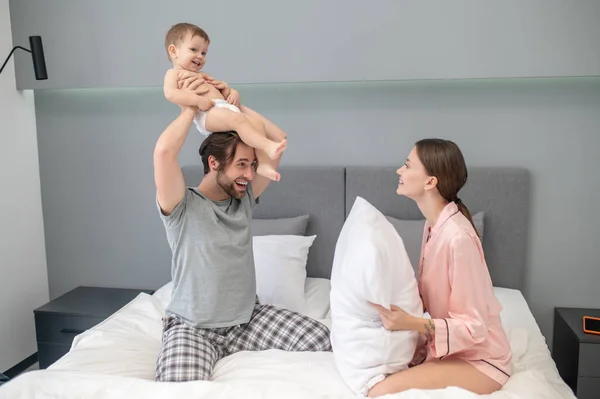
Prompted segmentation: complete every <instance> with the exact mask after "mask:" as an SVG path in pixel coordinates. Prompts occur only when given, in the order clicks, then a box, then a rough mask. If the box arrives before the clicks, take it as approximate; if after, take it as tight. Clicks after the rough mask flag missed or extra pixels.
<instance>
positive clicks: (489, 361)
mask: <svg viewBox="0 0 600 399" xmlns="http://www.w3.org/2000/svg"><path fill="white" fill-rule="evenodd" d="M397 173H398V175H399V176H400V179H399V184H398V190H397V193H398V194H399V195H404V196H406V197H408V198H411V199H413V200H414V201H415V202H416V203H417V205H418V207H419V209H420V210H421V212H422V213H423V216H424V217H425V218H426V223H425V230H424V232H423V244H422V247H421V258H420V262H419V276H418V279H419V291H420V294H421V297H422V299H423V305H424V311H426V312H428V313H429V314H430V316H431V319H427V318H419V317H413V316H410V315H408V314H407V313H405V312H403V311H402V310H401V309H398V308H392V309H385V308H383V307H381V306H379V305H375V306H376V307H377V309H378V310H379V314H380V316H381V319H382V321H383V325H384V327H385V328H387V329H389V330H413V331H419V332H420V333H422V335H420V337H421V340H420V344H419V347H418V348H417V351H416V353H415V358H414V359H413V363H412V364H411V367H410V368H408V369H407V370H404V371H401V372H399V373H396V374H393V375H390V376H388V377H387V378H385V379H384V380H383V381H381V382H379V383H378V384H376V385H375V386H374V387H373V388H371V390H370V391H369V396H371V397H375V396H380V395H384V394H388V393H396V392H400V391H403V390H406V389H411V388H417V389H441V388H445V387H448V386H457V387H461V388H463V389H466V390H469V391H472V392H474V393H477V394H489V393H492V392H494V391H497V390H499V389H500V388H501V387H502V386H503V385H504V384H505V383H506V381H507V380H508V378H509V376H510V373H511V350H510V345H509V343H508V339H507V337H506V334H505V332H504V330H503V328H502V325H501V323H500V310H501V309H502V308H501V306H500V303H499V302H498V300H497V299H496V297H495V296H494V292H493V288H492V281H491V278H490V275H489V272H488V270H487V266H486V263H485V259H484V254H483V248H482V246H481V241H480V239H479V237H478V235H477V231H476V230H475V226H474V224H473V220H472V219H471V215H470V213H469V210H468V209H467V207H466V206H465V205H464V204H463V203H462V201H461V200H460V199H459V198H458V192H459V191H460V189H461V188H462V187H463V185H464V184H465V183H466V181H467V168H466V165H465V161H464V158H463V155H462V153H461V151H460V149H459V148H458V147H457V145H456V144H454V143H453V142H451V141H448V140H441V139H425V140H421V141H418V142H417V143H416V145H415V147H414V148H413V149H412V151H411V152H410V155H409V157H408V159H407V161H406V163H405V164H404V165H403V166H402V167H401V168H400V169H398V171H397Z"/></svg>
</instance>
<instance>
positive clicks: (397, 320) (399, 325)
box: [371, 303, 416, 331]
mask: <svg viewBox="0 0 600 399" xmlns="http://www.w3.org/2000/svg"><path fill="white" fill-rule="evenodd" d="M371 306H373V307H374V308H375V309H376V310H377V312H379V317H380V318H381V322H382V323H383V327H384V328H385V329H386V330H391V331H399V330H411V329H412V327H411V326H412V325H414V324H415V323H414V321H415V320H414V319H416V318H415V317H413V316H411V315H409V314H408V313H406V312H405V311H404V310H402V309H400V308H399V307H397V306H394V305H391V309H386V308H384V307H383V306H381V305H377V304H375V303H372V304H371Z"/></svg>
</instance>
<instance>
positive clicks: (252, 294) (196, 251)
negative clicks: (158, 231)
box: [157, 183, 257, 328]
mask: <svg viewBox="0 0 600 399" xmlns="http://www.w3.org/2000/svg"><path fill="white" fill-rule="evenodd" d="M256 204H257V201H256V199H255V198H254V193H253V192H252V186H251V183H248V186H247V192H246V195H245V196H244V197H243V198H242V199H236V198H230V199H227V200H224V201H212V200H210V199H208V198H206V197H205V196H204V195H203V194H202V193H200V192H199V191H198V189H197V188H190V187H188V188H186V190H185V195H184V197H183V199H182V201H181V202H180V203H179V204H178V205H177V206H176V207H175V209H174V210H173V212H171V214H170V215H169V216H165V215H164V214H163V213H162V211H161V210H160V206H159V205H158V201H157V206H158V211H159V214H160V217H161V220H162V221H163V224H164V226H165V230H166V232H167V241H168V242H169V246H170V247H171V253H172V261H171V278H172V280H173V293H172V296H171V302H170V303H169V305H168V306H167V308H166V313H167V314H171V315H176V316H179V317H181V318H182V319H183V320H184V321H185V322H186V323H187V324H189V325H191V326H194V327H198V328H218V327H230V326H234V325H238V324H242V323H247V322H248V321H249V320H250V316H251V315H252V311H253V309H254V304H255V301H256V275H255V271H254V270H255V269H254V255H253V252H252V235H251V233H250V222H251V220H252V209H253V208H254V207H255V206H256Z"/></svg>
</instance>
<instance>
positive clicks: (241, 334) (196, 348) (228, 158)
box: [154, 107, 331, 382]
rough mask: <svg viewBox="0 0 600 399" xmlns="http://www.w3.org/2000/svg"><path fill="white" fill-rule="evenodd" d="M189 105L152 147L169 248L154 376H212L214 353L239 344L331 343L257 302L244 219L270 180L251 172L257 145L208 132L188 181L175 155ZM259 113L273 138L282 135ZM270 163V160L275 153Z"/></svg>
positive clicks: (306, 347) (300, 320) (306, 323)
mask: <svg viewBox="0 0 600 399" xmlns="http://www.w3.org/2000/svg"><path fill="white" fill-rule="evenodd" d="M195 113H196V109H195V108H193V107H184V108H182V112H181V114H180V115H179V117H178V118H177V119H175V120H174V121H173V122H172V123H171V124H170V125H169V126H168V127H167V129H166V130H165V131H164V132H163V133H162V135H161V136H160V137H159V139H158V141H157V143H156V148H155V152H154V172H155V183H156V190H157V191H156V196H157V198H156V199H157V206H158V208H159V214H160V217H161V220H162V221H163V223H164V226H165V229H166V233H167V240H168V242H169V245H170V247H171V250H172V254H173V257H172V269H171V272H172V280H173V294H172V298H171V302H170V304H169V305H168V307H167V309H166V315H165V317H164V319H163V341H162V348H161V351H160V354H159V357H158V360H157V366H156V380H157V381H171V382H173V381H191V380H209V379H210V377H211V374H212V370H213V367H214V365H215V363H216V362H217V361H218V360H219V359H221V358H223V357H224V356H228V355H230V354H232V353H235V352H238V351H242V350H251V351H256V350H266V349H280V350H286V351H330V350H331V344H330V341H329V330H328V329H327V327H325V326H324V325H322V324H321V323H319V322H317V321H316V320H313V319H310V318H308V317H306V316H303V315H300V314H297V313H293V312H291V311H287V310H284V309H279V308H276V307H273V306H269V305H260V304H259V303H258V301H257V298H256V281H255V271H254V259H253V253H252V236H251V233H250V222H251V218H252V209H253V208H254V206H255V205H256V204H257V203H258V197H259V196H260V195H261V194H262V192H263V191H264V190H265V189H266V188H267V186H268V184H269V182H270V180H269V179H267V178H265V177H262V176H258V175H255V170H256V167H257V165H256V162H257V161H256V155H255V153H254V149H253V148H251V147H249V146H247V145H246V144H244V143H243V142H242V141H241V140H240V138H239V136H238V135H237V134H236V133H235V132H224V133H213V134H211V135H210V136H209V137H207V138H206V139H205V140H204V142H203V143H202V145H201V147H200V150H199V152H200V155H201V157H202V163H203V165H204V173H205V176H204V178H203V179H202V181H201V182H200V185H199V186H198V187H195V188H186V187H185V183H184V179H183V174H182V172H181V168H180V166H179V164H178V161H177V158H178V155H179V151H180V149H181V148H182V146H183V144H184V142H185V140H186V137H187V134H188V131H189V130H190V126H191V124H192V123H193V119H194V115H195ZM262 118H263V122H264V123H265V125H266V126H267V134H268V135H270V137H269V138H270V139H272V140H276V141H281V140H283V139H285V137H286V136H285V133H284V132H283V131H281V129H279V128H278V127H277V126H276V125H275V124H273V123H272V122H270V121H268V120H267V119H266V118H264V117H262ZM271 162H273V167H275V168H276V167H277V166H278V164H279V159H277V160H275V161H271Z"/></svg>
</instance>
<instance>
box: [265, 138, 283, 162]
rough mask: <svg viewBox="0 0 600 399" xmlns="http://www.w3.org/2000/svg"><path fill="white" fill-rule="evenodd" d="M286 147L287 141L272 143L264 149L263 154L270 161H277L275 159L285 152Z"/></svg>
mask: <svg viewBox="0 0 600 399" xmlns="http://www.w3.org/2000/svg"><path fill="white" fill-rule="evenodd" d="M286 147H287V140H286V139H283V140H282V141H280V142H279V143H277V142H273V143H272V144H271V145H270V146H269V147H268V148H267V149H266V151H265V152H266V153H267V155H269V158H271V159H277V158H279V157H280V156H281V154H282V153H283V151H285V148H286Z"/></svg>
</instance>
